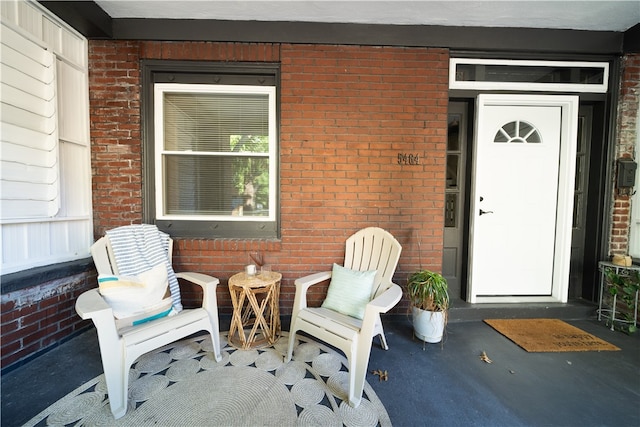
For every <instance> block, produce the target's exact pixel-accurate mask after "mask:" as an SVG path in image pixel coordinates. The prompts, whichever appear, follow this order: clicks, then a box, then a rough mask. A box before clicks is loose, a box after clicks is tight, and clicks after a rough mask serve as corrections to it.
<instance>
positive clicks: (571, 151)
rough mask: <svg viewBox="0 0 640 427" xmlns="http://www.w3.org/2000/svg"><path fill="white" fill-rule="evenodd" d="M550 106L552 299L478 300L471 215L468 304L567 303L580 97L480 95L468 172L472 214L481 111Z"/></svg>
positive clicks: (497, 298) (477, 207)
mask: <svg viewBox="0 0 640 427" xmlns="http://www.w3.org/2000/svg"><path fill="white" fill-rule="evenodd" d="M505 104H507V105H509V104H511V105H514V104H516V105H522V106H553V107H560V108H561V115H562V116H561V125H560V170H559V176H558V204H557V214H556V229H555V231H556V234H555V251H554V267H553V278H552V281H553V283H552V287H551V295H549V296H515V295H508V296H478V295H477V294H476V292H475V289H474V286H473V271H472V266H473V259H472V257H473V229H474V222H475V216H474V215H470V223H469V251H468V254H469V257H468V278H467V301H468V302H470V303H496V302H509V303H517V302H562V303H566V302H567V300H568V295H569V269H570V266H571V236H572V223H573V194H574V186H575V157H576V149H577V136H578V107H579V97H578V96H569V95H530V94H480V95H478V97H477V98H476V114H475V118H474V123H475V124H474V126H475V132H474V138H476V141H475V143H474V144H473V154H472V155H473V167H472V171H471V176H472V185H471V206H470V208H471V210H470V212H475V211H476V210H477V209H479V206H478V205H477V203H478V200H477V195H476V194H475V192H476V180H475V176H476V164H477V161H476V160H477V150H478V142H477V138H478V135H481V134H483V131H484V128H483V123H481V120H479V119H481V114H482V111H481V110H482V107H484V106H491V105H505Z"/></svg>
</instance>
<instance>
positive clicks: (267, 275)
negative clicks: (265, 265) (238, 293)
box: [229, 271, 282, 288]
mask: <svg viewBox="0 0 640 427" xmlns="http://www.w3.org/2000/svg"><path fill="white" fill-rule="evenodd" d="M280 279H282V274H281V273H276V272H275V271H269V272H260V273H256V274H254V275H252V276H250V275H248V274H247V273H245V272H244V271H243V272H241V273H237V274H234V275H233V276H231V277H230V278H229V286H238V287H242V288H263V287H265V286H269V285H272V284H274V283H276V282H278V281H280Z"/></svg>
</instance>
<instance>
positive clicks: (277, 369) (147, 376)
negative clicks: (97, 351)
mask: <svg viewBox="0 0 640 427" xmlns="http://www.w3.org/2000/svg"><path fill="white" fill-rule="evenodd" d="M298 338H299V340H298V342H297V343H296V347H295V349H294V355H293V360H292V361H291V362H290V363H288V364H286V365H285V364H284V362H283V354H285V352H286V346H287V339H288V337H287V335H286V333H283V336H281V337H280V339H279V340H278V342H276V344H275V345H274V346H273V347H269V348H264V349H257V350H246V351H242V350H237V349H235V348H233V347H231V346H229V345H228V343H227V341H226V333H225V334H222V336H221V346H222V361H221V362H216V361H215V360H214V359H213V357H212V356H211V353H210V352H211V349H212V346H211V338H210V337H208V336H199V337H195V338H189V339H185V340H182V341H178V342H175V343H173V344H170V345H168V346H166V347H163V348H161V349H158V350H156V351H153V352H151V353H148V354H146V355H144V356H142V357H140V358H139V359H138V360H137V361H136V363H135V364H134V365H133V366H132V368H131V370H130V373H129V374H130V377H129V409H128V411H127V414H126V415H125V416H124V417H122V418H120V419H119V420H115V419H114V418H113V415H112V414H111V410H110V408H109V400H108V397H107V386H106V383H105V380H104V375H100V376H98V377H96V378H94V379H93V380H91V381H89V382H87V383H85V384H83V385H82V386H81V387H79V388H77V389H76V390H74V391H73V392H71V393H69V394H68V395H67V396H65V397H64V398H62V399H61V400H59V401H58V402H56V403H54V404H53V405H51V406H50V407H48V408H47V409H45V410H44V411H42V412H41V413H40V414H38V415H37V416H35V417H34V418H33V419H31V420H30V421H29V422H28V423H26V424H25V426H44V425H57V426H62V425H65V426H66V425H74V426H89V425H109V426H143V425H161V426H178V425H180V426H189V425H190V426H257V425H261V426H293V425H318V426H320V425H321V426H333V425H335V426H342V425H346V426H390V425H391V421H390V419H389V415H388V414H387V411H386V409H385V408H384V406H383V405H382V402H380V399H378V397H377V396H376V394H375V393H374V391H373V389H372V388H371V386H370V385H369V384H368V383H365V388H364V395H363V399H362V402H361V403H360V406H358V408H356V409H354V408H352V407H350V406H349V404H348V403H347V402H346V401H345V399H346V397H347V391H346V390H347V381H348V379H347V371H346V363H347V361H346V358H344V356H342V355H341V354H339V353H337V352H335V351H334V350H332V349H330V348H329V347H327V346H324V345H323V344H320V343H317V342H315V341H313V340H310V339H308V338H301V337H300V336H298ZM208 352H209V353H208Z"/></svg>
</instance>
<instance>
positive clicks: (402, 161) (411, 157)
mask: <svg viewBox="0 0 640 427" xmlns="http://www.w3.org/2000/svg"><path fill="white" fill-rule="evenodd" d="M398 164H399V165H419V164H420V155H419V154H407V153H398Z"/></svg>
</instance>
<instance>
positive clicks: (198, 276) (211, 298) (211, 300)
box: [176, 271, 220, 318]
mask: <svg viewBox="0 0 640 427" xmlns="http://www.w3.org/2000/svg"><path fill="white" fill-rule="evenodd" d="M176 277H177V278H178V279H183V280H186V281H187V282H191V283H193V284H195V285H198V286H200V287H201V288H202V307H203V308H204V309H205V310H207V311H208V312H209V314H210V315H211V316H215V317H216V318H217V317H218V302H217V301H218V299H217V297H216V287H217V286H218V284H219V283H220V280H219V279H218V278H217V277H213V276H209V275H208V274H203V273H194V272H192V271H183V272H180V273H176Z"/></svg>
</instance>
